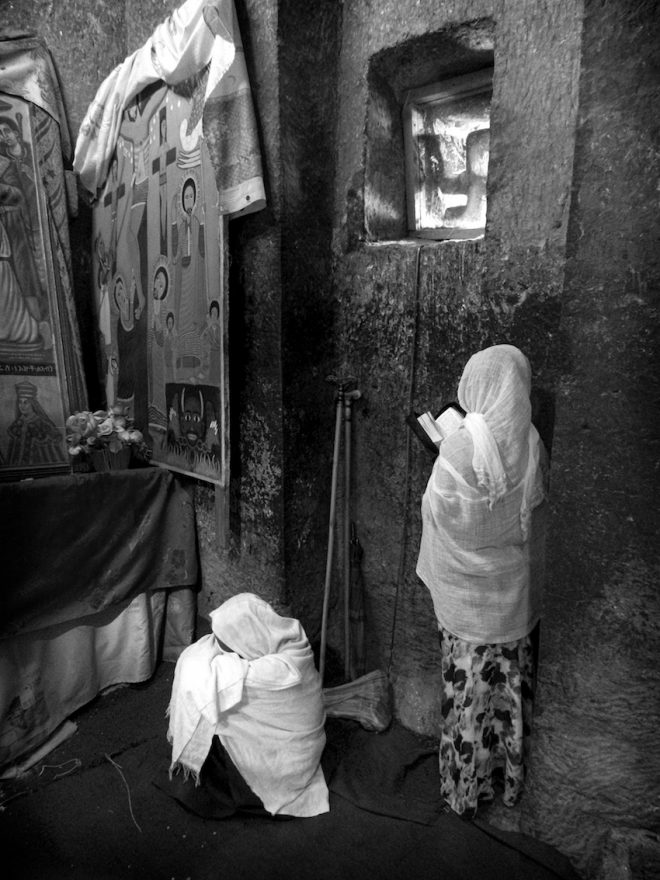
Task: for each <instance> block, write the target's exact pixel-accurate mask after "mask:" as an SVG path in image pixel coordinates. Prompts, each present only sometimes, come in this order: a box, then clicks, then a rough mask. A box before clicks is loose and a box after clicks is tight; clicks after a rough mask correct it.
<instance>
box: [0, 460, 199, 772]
mask: <svg viewBox="0 0 660 880" xmlns="http://www.w3.org/2000/svg"><path fill="white" fill-rule="evenodd" d="M0 547H1V548H2V557H3V558H2V561H1V562H0V566H1V567H2V570H3V574H2V575H1V576H0V768H2V767H5V766H6V765H8V764H10V763H11V762H14V761H15V760H16V759H17V758H19V757H21V756H24V755H25V754H27V753H29V752H30V751H31V750H34V749H36V748H37V747H38V746H39V745H41V744H42V743H43V742H44V741H45V740H46V739H47V738H48V737H49V736H50V735H51V733H52V732H53V731H54V730H55V729H56V728H57V727H58V726H59V725H60V724H61V723H62V722H63V721H64V720H65V719H66V718H68V717H69V716H70V715H71V714H72V713H73V712H75V711H76V710H77V709H79V708H80V707H81V706H83V705H84V704H85V703H87V702H89V701H90V700H91V699H93V698H94V697H95V696H96V695H97V694H98V693H100V692H101V691H103V690H104V689H106V688H108V687H110V686H111V685H115V684H121V683H137V682H140V681H145V680H146V679H148V678H150V677H151V675H153V672H154V670H155V667H156V663H157V662H158V660H159V659H165V660H172V661H173V660H176V659H177V657H178V656H179V654H180V653H181V651H182V650H183V649H184V648H185V647H186V646H187V645H188V644H190V643H191V642H192V640H193V638H194V629H195V619H196V594H195V589H196V587H197V583H198V553H197V536H196V529H195V512H194V505H193V500H192V497H191V495H190V494H189V492H188V490H187V489H186V488H185V487H184V486H183V484H182V483H181V482H179V479H178V478H177V477H176V476H175V475H173V474H172V473H170V472H169V471H167V470H165V469H162V468H156V467H146V468H141V469H136V470H122V471H114V472H113V471H111V472H107V473H99V474H71V475H67V476H55V477H46V478H43V479H35V480H26V481H21V482H14V483H5V484H0ZM165 708H166V707H164V708H163V711H165Z"/></svg>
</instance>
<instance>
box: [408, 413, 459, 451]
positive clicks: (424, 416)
mask: <svg viewBox="0 0 660 880" xmlns="http://www.w3.org/2000/svg"><path fill="white" fill-rule="evenodd" d="M464 418H465V413H464V412H463V410H462V409H461V407H460V406H459V405H458V404H457V403H448V404H447V405H446V406H443V408H442V409H441V410H440V412H439V413H438V414H437V415H435V416H434V415H433V414H432V413H431V412H429V411H428V410H427V411H426V412H423V413H415V412H411V413H410V415H409V416H407V417H406V422H407V424H408V426H409V427H410V429H411V430H412V432H413V434H414V435H415V436H416V437H417V438H418V439H419V440H420V441H421V442H422V444H423V445H424V447H425V448H426V449H428V451H429V452H430V453H431V454H432V455H434V456H435V455H437V454H438V449H439V448H440V444H441V443H442V441H443V440H444V439H445V438H446V437H448V436H449V435H450V434H452V433H453V432H454V431H456V430H458V428H460V426H461V424H462V422H463V419H464Z"/></svg>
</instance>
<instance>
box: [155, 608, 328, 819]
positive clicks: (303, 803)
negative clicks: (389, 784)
mask: <svg viewBox="0 0 660 880" xmlns="http://www.w3.org/2000/svg"><path fill="white" fill-rule="evenodd" d="M211 627H212V630H213V632H212V634H210V635H208V636H204V637H202V638H201V639H199V640H198V641H197V642H195V644H193V645H191V646H190V647H189V648H186V650H185V651H184V652H183V653H182V654H181V656H180V657H179V660H178V662H177V665H176V669H175V673H174V683H173V686H172V697H171V701H170V706H169V709H168V714H169V731H168V739H169V741H170V742H171V744H172V761H171V766H170V777H171V780H172V782H171V785H172V790H171V793H172V794H173V796H174V797H176V799H177V800H178V801H180V802H181V803H182V804H183V805H184V806H185V807H187V808H188V809H190V810H192V811H193V812H195V813H197V814H198V815H201V816H204V817H207V818H217V819H220V818H224V817H226V816H230V815H232V814H233V813H235V812H236V811H237V810H241V811H246V812H252V813H256V814H264V815H271V816H316V815H318V814H319V813H325V812H327V811H328V809H329V807H328V788H327V785H326V782H325V778H324V776H323V770H322V769H321V765H320V761H321V754H322V752H323V748H324V746H325V729H324V723H325V710H324V706H323V694H322V688H321V679H320V676H319V674H318V672H317V670H316V666H315V664H314V657H313V654H312V649H311V646H310V644H309V642H308V640H307V636H306V635H305V632H304V630H303V628H302V626H301V624H300V623H299V621H297V620H295V619H293V618H288V617H280V615H278V614H277V613H276V612H275V611H274V610H273V609H272V608H271V606H270V605H269V604H268V603H267V602H265V601H264V600H263V599H260V598H259V597H258V596H255V595H253V594H251V593H241V594H239V595H238V596H234V597H232V598H231V599H228V600H227V601H226V602H225V603H224V604H223V605H221V606H220V607H219V608H217V609H216V610H215V611H213V612H212V613H211ZM181 769H182V770H183V778H182V776H181V774H178V775H174V774H175V773H176V771H178V770H181ZM191 776H192V777H193V778H192V779H190V777H191Z"/></svg>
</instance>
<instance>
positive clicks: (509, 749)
mask: <svg viewBox="0 0 660 880" xmlns="http://www.w3.org/2000/svg"><path fill="white" fill-rule="evenodd" d="M530 385H531V371H530V366H529V362H528V360H527V358H526V357H525V356H524V355H523V354H522V352H520V351H519V350H518V349H517V348H514V347H513V346H511V345H495V346H492V347H491V348H487V349H485V350H484V351H480V352H478V353H477V354H475V355H473V356H472V357H471V358H470V360H469V361H468V363H467V365H466V367H465V370H464V372H463V376H462V378H461V380H460V384H459V386H458V401H459V403H460V405H461V407H462V408H463V409H464V410H465V412H466V413H467V414H466V416H465V419H464V421H463V424H462V425H461V427H460V428H459V429H458V430H457V431H455V432H454V433H453V434H450V435H449V436H448V437H447V438H446V439H445V440H444V441H443V442H442V443H441V445H440V452H439V455H438V457H437V459H436V461H435V465H434V467H433V472H432V474H431V477H430V479H429V481H428V485H427V487H426V492H425V493H424V498H423V500H422V540H421V546H420V552H419V559H418V563H417V573H418V575H419V576H420V578H421V579H422V581H423V582H424V583H425V585H426V586H427V587H428V589H429V591H430V593H431V597H432V599H433V606H434V609H435V614H436V617H437V620H438V626H439V630H440V640H441V650H442V678H443V687H444V693H443V695H442V731H441V737H440V777H441V790H442V794H443V796H444V798H445V800H446V801H447V802H448V803H449V805H450V806H451V808H452V809H453V810H454V811H455V812H456V813H459V814H466V815H467V816H472V815H474V814H475V812H476V809H477V805H478V802H479V800H480V799H483V800H491V799H492V798H493V797H494V782H496V781H498V780H499V781H501V783H502V784H503V788H504V797H503V800H504V803H505V804H506V805H507V806H513V804H515V803H516V801H517V800H518V798H519V797H520V795H521V793H522V788H523V781H524V774H525V753H526V749H527V742H528V735H529V732H530V723H531V708H532V696H533V680H534V651H533V643H532V633H533V630H534V628H535V627H536V625H537V623H538V620H539V617H540V604H541V589H542V581H543V547H544V539H545V517H546V508H547V505H546V503H544V500H545V496H546V485H545V483H546V479H545V475H546V474H547V465H546V454H545V450H544V448H543V444H542V442H541V440H540V438H539V435H538V433H537V431H536V428H535V427H534V426H533V425H532V423H531V403H530Z"/></svg>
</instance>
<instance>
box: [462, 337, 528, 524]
mask: <svg viewBox="0 0 660 880" xmlns="http://www.w3.org/2000/svg"><path fill="white" fill-rule="evenodd" d="M531 375H532V372H531V369H530V366H529V361H528V360H527V358H526V357H525V355H524V354H523V353H522V352H521V351H519V350H518V349H517V348H514V346H513V345H493V346H492V347H491V348H486V349H484V350H483V351H479V352H477V353H476V354H473V355H472V357H471V358H470V360H469V361H468V362H467V364H466V366H465V369H464V370H463V375H462V376H461V381H460V382H459V385H458V402H459V403H460V405H461V406H462V407H463V409H464V410H465V412H466V413H467V416H466V418H465V422H464V427H465V429H466V430H467V431H469V433H470V436H471V437H472V443H473V446H474V454H473V457H472V467H473V469H474V472H475V474H476V477H477V484H478V485H479V486H482V487H483V488H484V489H486V491H487V492H488V499H489V503H490V506H491V508H492V506H493V504H494V503H495V502H496V501H497V500H498V498H501V497H502V495H504V493H505V492H506V489H507V482H508V483H509V485H513V484H514V483H517V482H518V481H519V480H520V478H521V476H522V473H523V470H524V469H525V467H526V466H527V448H528V441H529V438H528V434H529V425H530V421H531V414H532V407H531V403H530V400H529V393H530V389H531Z"/></svg>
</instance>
